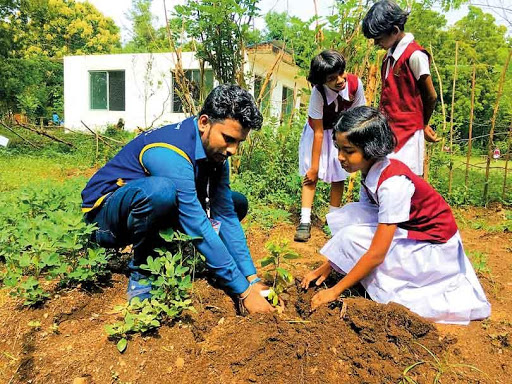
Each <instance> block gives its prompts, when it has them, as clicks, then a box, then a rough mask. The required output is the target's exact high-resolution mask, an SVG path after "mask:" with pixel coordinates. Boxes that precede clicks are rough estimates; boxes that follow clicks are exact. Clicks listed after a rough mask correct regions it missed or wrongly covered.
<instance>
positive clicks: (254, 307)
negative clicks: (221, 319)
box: [242, 283, 275, 313]
mask: <svg viewBox="0 0 512 384" xmlns="http://www.w3.org/2000/svg"><path fill="white" fill-rule="evenodd" d="M247 289H250V290H251V291H250V292H249V296H247V298H246V299H245V300H244V301H243V305H244V307H245V309H247V312H249V313H269V312H274V311H275V308H274V307H273V306H271V305H270V303H269V302H268V301H267V299H266V298H264V297H263V296H262V295H261V293H260V292H261V291H262V290H266V289H269V288H268V287H267V286H266V285H263V284H261V283H256V284H254V285H253V286H252V287H249V288H247ZM246 294H247V293H246V292H244V293H242V296H245V295H246Z"/></svg>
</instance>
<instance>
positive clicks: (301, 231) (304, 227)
mask: <svg viewBox="0 0 512 384" xmlns="http://www.w3.org/2000/svg"><path fill="white" fill-rule="evenodd" d="M310 238H311V224H310V223H300V224H299V226H298V227H297V231H296V232H295V237H294V238H293V240H294V241H298V242H301V243H305V242H306V241H308V240H309V239H310Z"/></svg>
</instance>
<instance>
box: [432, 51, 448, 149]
mask: <svg viewBox="0 0 512 384" xmlns="http://www.w3.org/2000/svg"><path fill="white" fill-rule="evenodd" d="M430 57H431V58H432V66H433V67H434V70H435V72H436V75H437V80H438V81H439V97H440V99H441V112H442V114H443V133H442V136H443V140H442V141H441V149H442V148H444V141H445V134H446V106H445V104H444V97H443V80H442V78H441V75H440V74H439V69H438V68H437V65H436V61H435V60H434V51H433V50H432V43H430Z"/></svg>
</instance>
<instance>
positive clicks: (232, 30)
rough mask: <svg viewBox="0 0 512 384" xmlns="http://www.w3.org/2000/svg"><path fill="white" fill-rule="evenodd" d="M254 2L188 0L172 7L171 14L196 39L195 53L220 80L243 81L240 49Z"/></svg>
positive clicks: (247, 33)
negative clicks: (173, 10) (180, 21)
mask: <svg viewBox="0 0 512 384" xmlns="http://www.w3.org/2000/svg"><path fill="white" fill-rule="evenodd" d="M256 4H257V1H256V0H238V1H235V0H209V1H206V0H188V1H187V2H186V3H185V4H184V5H182V6H176V7H175V15H174V16H175V17H177V18H180V19H182V20H183V21H184V23H185V29H186V31H187V34H188V35H189V36H190V37H191V38H193V39H196V40H197V41H199V43H200V44H199V45H198V46H197V56H198V57H199V58H200V59H202V60H206V61H208V63H210V65H211V66H212V69H213V72H214V74H215V77H216V78H217V80H219V82H221V83H237V82H238V83H240V84H243V81H244V80H243V63H244V57H243V49H244V47H245V45H246V43H247V40H248V38H249V26H250V24H251V20H252V19H253V18H254V17H255V16H257V12H258V8H257V6H256Z"/></svg>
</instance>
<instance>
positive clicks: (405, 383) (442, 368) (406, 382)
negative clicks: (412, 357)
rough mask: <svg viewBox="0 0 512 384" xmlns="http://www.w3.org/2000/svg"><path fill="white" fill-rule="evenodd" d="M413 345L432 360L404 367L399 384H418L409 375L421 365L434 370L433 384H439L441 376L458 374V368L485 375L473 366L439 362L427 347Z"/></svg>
mask: <svg viewBox="0 0 512 384" xmlns="http://www.w3.org/2000/svg"><path fill="white" fill-rule="evenodd" d="M414 343H415V344H417V345H418V346H420V347H421V348H422V349H424V350H425V351H426V352H427V353H428V354H429V356H430V357H431V358H432V360H420V361H417V362H415V363H414V364H411V365H409V366H408V367H406V368H405V369H404V371H403V372H402V379H401V380H400V384H418V382H417V381H416V380H414V379H413V378H412V377H411V373H412V371H413V370H414V369H415V368H416V367H418V366H420V365H423V364H425V365H427V366H428V367H429V368H430V369H433V370H434V372H435V376H434V380H433V384H437V383H440V380H441V376H443V375H446V374H449V373H452V372H453V373H456V374H458V373H459V372H457V369H458V368H463V369H470V370H473V371H477V372H480V373H481V374H483V375H486V374H485V372H483V371H481V370H480V369H478V368H477V367H475V366H473V365H469V364H452V363H449V362H448V361H441V360H440V359H439V358H438V357H437V356H436V355H435V354H434V353H433V352H432V351H431V350H429V349H428V348H427V347H425V346H424V345H422V344H420V343H418V342H414Z"/></svg>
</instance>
